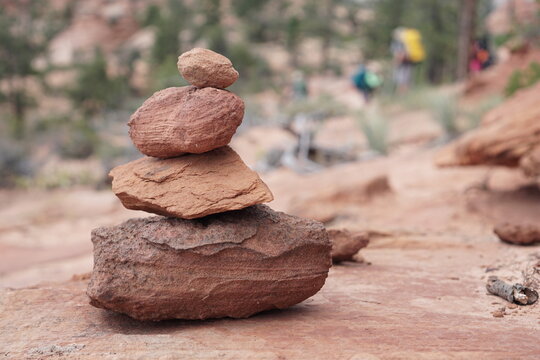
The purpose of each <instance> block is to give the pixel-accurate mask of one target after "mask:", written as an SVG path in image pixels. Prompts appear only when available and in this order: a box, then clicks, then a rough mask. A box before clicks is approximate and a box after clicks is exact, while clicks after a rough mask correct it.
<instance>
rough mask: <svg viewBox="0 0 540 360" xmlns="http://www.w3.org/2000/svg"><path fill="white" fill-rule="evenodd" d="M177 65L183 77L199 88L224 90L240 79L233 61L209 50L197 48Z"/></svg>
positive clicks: (187, 53)
mask: <svg viewBox="0 0 540 360" xmlns="http://www.w3.org/2000/svg"><path fill="white" fill-rule="evenodd" d="M177 65H178V70H179V71H180V73H181V74H182V76H183V77H184V78H185V79H186V80H187V81H188V82H189V83H190V84H192V85H195V86H197V87H199V88H204V87H214V88H220V89H224V88H226V87H228V86H231V85H232V84H233V83H234V82H235V81H236V80H237V79H238V71H236V70H235V69H234V67H233V64H232V63H231V61H230V60H229V59H227V58H226V57H225V56H223V55H220V54H218V53H216V52H213V51H212V50H208V49H201V48H195V49H192V50H190V51H188V52H185V53H183V54H182V55H180V56H179V57H178V64H177Z"/></svg>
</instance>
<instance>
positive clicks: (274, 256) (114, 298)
mask: <svg viewBox="0 0 540 360" xmlns="http://www.w3.org/2000/svg"><path fill="white" fill-rule="evenodd" d="M92 242H93V243H94V271H93V273H92V278H91V281H90V285H89V286H88V296H89V297H90V299H91V304H92V305H94V306H97V307H101V308H105V309H109V310H114V311H117V312H120V313H124V314H127V315H129V316H131V317H133V318H135V319H139V320H163V319H171V318H177V319H207V318H221V317H234V318H243V317H248V316H250V315H253V314H255V313H258V312H261V311H264V310H271V309H284V308H287V307H289V306H292V305H294V304H297V303H299V302H301V301H303V300H305V299H307V298H309V297H310V296H312V295H314V294H315V293H317V291H319V289H320V288H321V287H322V286H323V284H324V281H325V279H326V276H327V274H328V269H329V268H330V266H331V260H330V249H331V246H330V242H329V240H328V235H327V233H326V230H325V229H324V226H323V225H322V224H321V223H318V222H316V221H313V220H307V219H301V218H298V217H295V216H290V215H287V214H284V213H279V212H275V211H273V210H272V209H270V208H269V207H267V206H265V205H257V206H252V207H249V208H247V209H244V210H238V211H231V212H227V213H221V214H216V215H211V216H208V217H205V218H201V219H196V220H182V219H171V218H169V219H167V218H162V217H152V218H143V219H131V220H128V221H127V222H124V223H123V224H120V225H118V226H111V227H103V228H98V229H95V230H94V231H93V232H92Z"/></svg>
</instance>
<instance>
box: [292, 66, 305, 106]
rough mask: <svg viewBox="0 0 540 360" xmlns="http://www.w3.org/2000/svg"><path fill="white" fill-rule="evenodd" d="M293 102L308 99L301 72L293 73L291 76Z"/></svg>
mask: <svg viewBox="0 0 540 360" xmlns="http://www.w3.org/2000/svg"><path fill="white" fill-rule="evenodd" d="M292 95H293V100H304V99H306V98H307V97H308V87H307V82H306V78H305V77H304V74H303V73H302V72H301V71H295V72H294V73H293V75H292Z"/></svg>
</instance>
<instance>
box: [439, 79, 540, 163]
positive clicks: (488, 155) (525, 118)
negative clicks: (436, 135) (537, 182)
mask: <svg viewBox="0 0 540 360" xmlns="http://www.w3.org/2000/svg"><path fill="white" fill-rule="evenodd" d="M539 94H540V83H539V84H537V85H535V86H532V87H530V88H527V89H524V90H521V91H519V92H518V93H517V94H516V95H515V96H514V97H512V98H511V99H509V100H507V101H505V102H504V103H503V104H501V105H500V106H498V107H496V108H495V109H493V110H492V111H490V112H489V113H488V114H486V116H485V118H484V120H483V121H482V124H481V125H480V126H479V127H478V128H477V129H475V130H472V131H470V132H469V133H467V134H465V135H464V136H463V137H462V138H461V139H459V140H458V141H456V142H455V143H454V144H452V145H450V147H448V148H446V149H444V151H443V152H442V153H441V154H440V155H439V157H438V164H439V165H478V164H490V165H505V166H518V165H519V162H520V159H521V158H522V157H523V156H526V155H527V153H529V152H530V151H532V150H533V149H534V147H535V146H536V145H537V144H539V143H540V106H538V101H539Z"/></svg>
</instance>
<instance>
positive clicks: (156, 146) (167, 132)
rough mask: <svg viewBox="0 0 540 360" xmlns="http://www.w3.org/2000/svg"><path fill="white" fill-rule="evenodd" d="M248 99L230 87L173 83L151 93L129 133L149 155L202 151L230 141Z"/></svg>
mask: <svg viewBox="0 0 540 360" xmlns="http://www.w3.org/2000/svg"><path fill="white" fill-rule="evenodd" d="M243 118H244V102H243V101H242V99H240V98H239V97H238V96H236V95H235V94H233V93H232V92H229V91H227V90H221V89H215V88H208V87H207V88H203V89H198V88H196V87H194V86H184V87H171V88H167V89H163V90H160V91H158V92H156V93H155V94H153V95H152V96H151V97H149V98H148V99H147V100H146V101H145V102H144V103H143V104H142V105H141V107H140V108H138V109H137V111H136V112H135V113H134V114H133V115H132V116H131V118H130V120H129V123H128V125H129V136H130V137H131V140H132V141H133V143H134V144H135V146H136V147H137V149H139V151H140V152H142V153H143V154H145V155H148V156H154V157H158V158H170V157H175V156H179V155H182V154H185V153H189V154H201V153H204V152H207V151H210V150H213V149H216V148H218V147H221V146H225V145H227V144H229V142H230V141H231V138H232V136H233V135H234V133H235V132H236V128H238V126H239V125H240V123H242V119H243Z"/></svg>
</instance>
